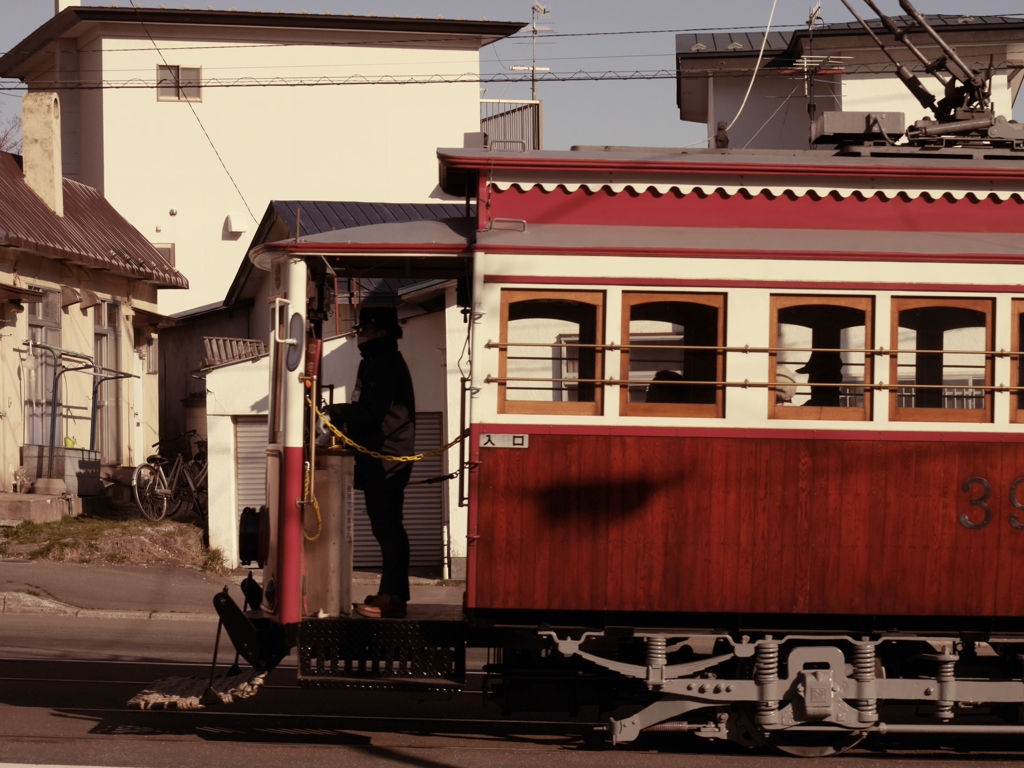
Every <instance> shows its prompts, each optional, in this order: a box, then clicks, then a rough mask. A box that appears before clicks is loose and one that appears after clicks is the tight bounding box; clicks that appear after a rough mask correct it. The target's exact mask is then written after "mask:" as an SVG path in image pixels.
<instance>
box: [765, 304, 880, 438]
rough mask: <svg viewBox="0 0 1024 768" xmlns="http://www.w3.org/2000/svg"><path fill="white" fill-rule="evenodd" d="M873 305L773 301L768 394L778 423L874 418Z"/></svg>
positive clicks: (771, 414)
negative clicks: (870, 352)
mask: <svg viewBox="0 0 1024 768" xmlns="http://www.w3.org/2000/svg"><path fill="white" fill-rule="evenodd" d="M873 309H874V307H873V301H872V299H871V298H870V297H867V296H863V297H858V296H772V300H771V312H772V320H771V341H770V348H771V349H772V350H773V351H772V352H770V353H769V356H768V360H769V370H770V375H771V377H772V378H771V380H772V381H773V382H775V384H776V386H775V387H774V388H772V389H769V391H768V409H769V415H770V416H771V418H775V419H838V420H845V421H867V420H870V419H871V402H872V397H871V391H870V390H867V389H865V388H864V387H863V386H857V385H858V384H864V382H865V381H869V382H870V381H871V371H872V360H871V356H870V355H866V354H865V351H864V350H865V349H867V348H869V347H870V346H871V328H872V321H873V315H874V312H873Z"/></svg>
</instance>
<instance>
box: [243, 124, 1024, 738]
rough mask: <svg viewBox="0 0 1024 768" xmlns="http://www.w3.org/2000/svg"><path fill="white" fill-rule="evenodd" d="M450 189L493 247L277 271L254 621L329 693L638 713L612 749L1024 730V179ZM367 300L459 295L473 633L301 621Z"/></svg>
mask: <svg viewBox="0 0 1024 768" xmlns="http://www.w3.org/2000/svg"><path fill="white" fill-rule="evenodd" d="M439 159H440V166H441V179H442V187H443V189H444V190H445V191H446V192H448V193H449V194H453V195H458V196H460V197H464V198H465V199H466V201H467V210H470V208H469V204H470V203H473V202H475V203H476V207H475V211H476V214H475V215H474V216H470V217H466V218H462V219H449V220H441V221H433V222H415V223H411V224H390V225H377V226H367V227H360V228H358V229H350V230H346V231H344V232H339V233H330V234H327V235H319V236H315V237H311V238H307V239H304V240H300V241H298V242H285V243H276V244H271V245H267V246H262V247H261V248H260V249H258V251H257V252H255V253H254V254H253V258H254V260H255V261H256V263H257V264H259V265H261V266H264V267H266V268H269V269H270V270H271V271H272V273H273V278H272V279H273V282H274V285H275V286H276V290H277V291H278V292H279V296H278V297H277V298H276V299H275V312H274V320H273V321H272V322H273V325H274V327H273V329H272V343H271V347H272V366H271V368H272V371H273V373H272V378H273V380H272V382H271V384H272V388H271V393H272V410H271V422H270V430H271V434H270V440H269V442H270V447H269V449H268V455H269V456H270V470H271V471H270V474H269V482H268V490H269V494H268V509H267V511H266V513H265V514H264V524H265V528H266V530H267V533H268V535H267V539H268V541H267V553H266V555H265V556H266V558H267V561H266V564H265V571H264V574H265V581H264V585H263V586H264V599H263V605H262V610H263V616H264V619H263V621H264V622H267V621H269V622H270V623H272V624H274V625H280V626H283V627H285V628H286V629H287V630H288V631H287V632H283V633H281V634H280V637H282V638H285V639H286V640H285V645H288V644H291V643H295V644H297V645H298V647H299V651H300V657H301V660H302V663H301V670H302V672H301V674H302V676H303V678H304V679H305V680H307V681H309V683H310V684H313V685H329V684H332V682H333V683H335V684H339V685H346V684H351V683H353V681H357V682H359V684H360V685H366V684H371V683H373V682H374V681H376V682H379V683H381V684H382V685H391V686H393V685H394V684H396V683H401V682H403V681H405V682H408V681H417V682H423V679H427V680H429V679H430V678H436V679H437V682H438V683H439V684H441V683H444V684H450V683H452V682H455V683H457V680H458V678H459V675H460V674H461V673H462V672H463V671H464V666H463V662H462V659H463V658H464V653H465V648H466V647H467V646H484V647H490V648H495V649H499V650H500V653H498V654H496V658H497V659H499V660H500V662H499V663H498V664H495V665H491V666H490V667H489V669H490V670H491V674H493V675H494V676H495V677H496V678H499V679H500V683H501V686H500V690H502V691H503V692H504V695H505V697H506V703H507V704H508V705H509V706H510V707H513V708H514V707H515V706H521V707H522V708H525V709H541V708H543V707H544V706H545V705H547V704H551V703H552V702H555V704H562V703H566V702H565V699H566V698H573V699H574V700H575V701H576V703H579V702H580V701H584V700H593V701H599V702H601V703H603V704H608V705H609V706H610V705H611V704H614V703H616V702H619V703H621V702H623V701H626V702H630V703H632V704H633V705H635V706H634V709H635V713H634V714H630V715H628V716H626V717H620V718H618V719H615V720H613V721H612V722H611V725H610V731H611V734H612V738H613V739H614V740H615V741H617V742H624V741H630V740H632V739H634V738H636V736H637V735H638V734H639V733H640V732H641V731H642V730H643V729H645V728H648V727H651V726H655V725H659V724H660V725H659V727H660V728H663V729H664V728H675V729H679V730H690V731H693V732H695V733H696V734H698V735H701V736H706V737H712V738H731V739H734V740H736V741H738V742H741V743H755V742H758V743H768V744H777V745H779V746H780V747H782V748H783V749H786V750H788V751H792V752H797V753H802V754H808V753H810V754H822V753H828V752H830V751H835V750H838V749H841V748H843V747H846V746H849V745H850V744H852V743H855V742H856V741H858V740H859V739H860V738H862V737H863V736H864V735H865V734H866V733H869V732H872V731H882V732H983V733H988V732H1000V733H1024V720H1022V719H1021V714H1020V713H1021V711H1022V710H1021V705H1022V704H1024V680H1022V662H1021V658H1022V656H1021V654H1022V653H1024V590H1021V589H1019V587H1020V585H1021V583H1022V581H1021V580H1022V578H1024V491H1022V490H1021V488H1020V486H1021V485H1022V484H1024V396H1022V395H1021V394H1020V392H1021V389H1020V385H1021V384H1022V381H1021V375H1020V374H1021V371H1022V364H1021V360H1022V359H1024V357H1022V350H1021V344H1022V338H1024V337H1022V330H1024V265H1022V264H1024V197H1022V193H1021V190H1022V189H1024V167H1022V166H1021V164H1020V160H1019V154H1018V153H1017V152H1014V151H1006V152H1002V153H1000V152H994V151H992V152H985V151H974V150H971V151H967V150H964V151H959V152H942V151H937V152H922V151H920V150H919V149H917V148H912V147H890V146H888V145H887V144H880V145H873V144H870V145H868V146H866V147H860V148H854V149H846V150H838V151H836V150H816V151H806V152H758V151H730V150H693V151H682V152H681V151H678V150H666V151H664V152H659V151H656V150H643V151H638V150H627V149H614V148H600V149H599V148H582V149H579V150H576V151H571V152H513V151H500V150H469V149H467V150H441V151H440V152H439ZM351 274H359V275H379V276H389V275H401V276H412V277H420V276H422V277H430V278H438V277H443V278H455V279H459V280H461V281H464V283H465V285H466V287H467V290H466V291H465V293H466V294H467V295H468V296H469V302H468V306H467V307H466V316H467V320H468V322H467V324H466V326H465V328H466V333H467V334H468V350H469V355H468V376H467V378H466V381H465V390H464V404H463V411H464V414H465V415H464V426H465V427H468V428H469V430H470V434H469V437H468V442H467V455H466V461H465V463H464V468H465V470H466V473H465V474H466V475H467V477H468V481H467V496H468V545H467V553H468V568H467V571H468V574H467V576H468V578H467V584H466V599H465V610H464V612H463V613H462V614H460V615H458V616H456V617H453V618H450V619H449V620H447V621H444V620H424V621H418V620H416V619H415V618H414V615H413V613H412V612H410V618H408V619H395V620H384V621H378V622H373V621H370V620H366V619H357V618H350V617H349V616H347V615H346V614H348V613H349V612H350V606H342V608H341V609H340V610H339V611H338V615H329V616H327V617H323V616H320V617H317V616H314V615H306V612H305V610H304V600H303V594H304V592H303V590H307V591H308V590H309V589H314V588H318V587H317V586H316V584H317V582H318V581H322V580H323V579H325V578H336V575H335V576H331V577H328V576H327V575H326V574H327V573H329V572H330V573H334V571H332V570H331V569H326V570H325V569H320V570H315V569H313V568H311V567H310V566H309V560H308V558H304V553H303V549H304V547H309V546H310V545H309V544H306V543H304V541H303V535H302V530H303V528H302V525H303V515H304V514H308V507H309V505H308V503H306V502H308V501H309V494H308V493H307V489H306V487H305V486H304V478H305V475H306V473H307V466H309V465H311V464H313V463H316V462H317V461H318V459H317V458H316V457H314V456H313V453H314V451H315V448H314V441H313V440H312V438H311V435H312V432H311V428H310V425H311V423H312V417H311V411H310V409H309V405H308V403H307V396H311V395H313V394H314V393H315V391H316V386H317V383H316V380H315V373H316V364H315V358H316V356H317V354H318V353H319V344H318V343H317V342H318V340H319V338H320V322H321V321H322V320H323V319H324V318H325V317H326V314H327V311H328V310H329V307H330V305H331V299H330V285H331V283H332V281H333V277H334V276H335V275H337V276H345V275H351ZM455 402H456V406H455V407H459V406H458V404H457V403H458V398H456V400H455ZM456 436H457V435H456V434H452V435H448V436H447V437H448V438H449V439H451V438H454V437H456ZM343 496H344V494H339V498H341V497H343ZM342 500H343V499H342ZM321 506H323V505H321ZM339 506H343V505H339ZM325 514H328V512H325ZM314 559H315V558H314ZM304 563H305V565H304ZM392 624H396V625H397V624H401V625H402V626H401V627H398V628H396V627H393V626H391V625H392ZM392 631H393V632H394V633H393V634H388V633H389V632H392ZM403 633H404V634H403ZM263 634H264V636H270V634H272V633H270V634H268V633H266V632H265V631H264V632H263ZM400 637H402V638H410V637H411V638H414V639H413V640H411V641H408V644H407V645H403V643H407V641H406V640H402V639H400ZM535 673H540V674H541V675H546V676H547V677H546V679H548V680H549V681H553V682H552V683H551V685H549V686H548V687H547V688H546V689H540V690H539V689H538V688H537V687H536V685H535V683H530V682H529V680H536V678H537V674H535ZM421 678H422V679H421ZM570 690H571V696H570V695H569V694H568V693H566V691H570ZM555 691H557V692H558V693H559V694H560V695H553V692H555Z"/></svg>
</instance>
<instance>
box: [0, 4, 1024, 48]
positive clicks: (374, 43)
mask: <svg viewBox="0 0 1024 768" xmlns="http://www.w3.org/2000/svg"><path fill="white" fill-rule="evenodd" d="M135 10H136V11H138V10H140V9H139V8H136V9H135ZM1003 15H1004V16H1005V15H1006V14H1003ZM1017 15H1021V16H1024V14H1017ZM140 23H142V22H140ZM801 26H803V24H778V25H776V27H777V28H779V29H781V28H783V27H786V28H798V27H801ZM311 28H314V27H311ZM750 29H752V27H751V26H750V25H749V24H748V25H747V26H743V27H700V28H693V29H639V30H618V31H614V32H553V33H550V34H544V33H541V34H539V35H538V36H537V37H538V39H543V38H549V37H594V36H601V35H655V34H682V33H686V32H735V31H739V30H750ZM339 31H346V30H339ZM366 32H367V34H369V33H372V32H384V33H387V30H366ZM473 37H476V38H479V37H480V35H472V34H469V33H463V34H450V35H443V36H439V37H422V36H417V37H409V38H406V39H398V40H395V39H389V40H352V41H346V42H302V43H230V44H222V45H176V46H166V47H164V48H162V49H161V50H163V51H195V50H216V49H218V48H297V47H303V46H310V47H322V48H333V47H341V48H348V47H354V46H364V47H381V48H392V47H395V46H396V45H403V44H414V43H417V44H418V43H451V42H460V41H461V42H465V41H466V40H467V39H468V38H473ZM532 37H533V35H532V33H530V34H526V33H518V32H517V33H516V34H514V35H507V36H505V37H501V38H499V39H496V40H495V41H494V43H498V42H503V41H505V40H514V41H523V42H527V41H529V40H531V39H532ZM494 43H490V45H493V44H494ZM149 50H152V49H150V48H116V49H107V48H82V49H80V50H78V51H76V53H103V54H105V55H106V54H110V53H133V52H138V51H149ZM35 53H39V50H32V51H19V50H17V49H13V50H10V51H0V56H6V55H8V54H18V55H24V56H30V55H32V54H35Z"/></svg>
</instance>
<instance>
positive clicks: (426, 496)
mask: <svg viewBox="0 0 1024 768" xmlns="http://www.w3.org/2000/svg"><path fill="white" fill-rule="evenodd" d="M441 423H442V420H441V414H440V413H417V414H416V452H417V453H425V452H426V451H432V450H433V449H435V448H439V447H440V446H442V445H443V444H444V440H443V433H442V431H441ZM442 466H443V465H442V461H441V456H432V457H430V458H429V459H424V460H423V461H417V462H415V463H414V464H413V468H412V478H411V480H410V483H415V482H416V481H417V480H427V479H429V478H431V477H437V476H438V475H440V474H441V473H442ZM443 489H444V483H435V484H433V485H411V484H410V485H409V487H408V488H406V489H405V506H404V507H403V508H402V516H403V518H404V521H405V530H406V532H407V533H408V534H409V549H410V556H409V565H410V566H412V567H413V568H432V567H440V566H441V565H442V563H443V559H444V540H443V537H442V501H441V498H442V497H441V493H442V491H443ZM355 496H356V499H355V505H356V514H355V563H354V564H355V567H356V568H380V566H381V559H380V547H378V546H377V540H376V539H375V538H373V531H371V530H370V518H368V517H367V516H366V501H365V499H364V498H363V494H362V492H358V493H356V495H355Z"/></svg>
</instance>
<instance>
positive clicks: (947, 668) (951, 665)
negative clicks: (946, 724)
mask: <svg viewBox="0 0 1024 768" xmlns="http://www.w3.org/2000/svg"><path fill="white" fill-rule="evenodd" d="M955 668H956V658H942V659H939V669H938V674H936V675H935V679H936V681H937V682H938V683H939V690H940V692H941V690H942V686H943V683H951V682H953V681H954V680H955V679H956V671H955ZM935 715H936V717H938V718H939V719H940V720H952V719H953V702H952V701H948V700H942V701H937V702H936V703H935Z"/></svg>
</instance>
